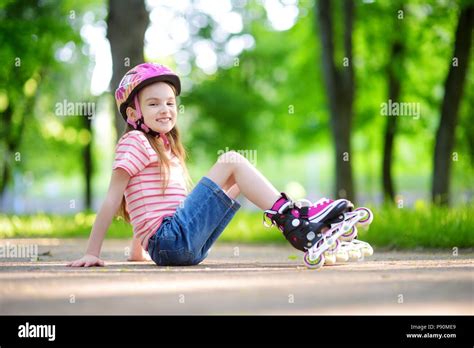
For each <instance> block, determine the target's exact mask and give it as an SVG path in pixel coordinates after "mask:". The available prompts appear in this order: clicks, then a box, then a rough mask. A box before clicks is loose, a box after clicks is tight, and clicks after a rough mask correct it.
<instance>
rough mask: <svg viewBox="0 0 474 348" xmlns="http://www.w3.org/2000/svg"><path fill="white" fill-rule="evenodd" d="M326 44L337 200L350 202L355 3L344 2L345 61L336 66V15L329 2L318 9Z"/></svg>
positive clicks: (324, 54)
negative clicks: (334, 15)
mask: <svg viewBox="0 0 474 348" xmlns="http://www.w3.org/2000/svg"><path fill="white" fill-rule="evenodd" d="M315 9H316V11H317V16H316V17H315V18H317V20H318V22H319V23H318V24H319V28H320V36H321V43H322V61H323V75H324V82H325V86H326V90H327V94H328V99H329V109H330V112H331V122H330V123H331V130H332V135H333V138H334V144H335V164H336V196H339V197H344V198H347V199H349V200H351V199H353V198H354V196H355V192H354V185H353V178H352V166H351V160H350V156H351V154H352V153H351V139H350V138H351V126H352V105H353V101H354V90H355V87H354V69H353V64H352V27H353V17H354V2H353V1H352V0H347V1H342V13H343V18H344V19H343V20H344V29H343V30H344V32H343V52H344V56H343V57H344V58H343V59H342V61H341V62H340V63H341V64H336V62H335V42H334V38H335V35H334V32H333V27H332V25H333V15H332V12H331V6H330V1H329V0H320V1H319V2H318V6H316V7H315Z"/></svg>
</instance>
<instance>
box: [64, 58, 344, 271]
mask: <svg viewBox="0 0 474 348" xmlns="http://www.w3.org/2000/svg"><path fill="white" fill-rule="evenodd" d="M180 92H181V83H180V79H179V77H178V76H177V75H176V74H175V73H174V72H173V71H172V70H171V69H169V68H167V67H165V66H163V65H159V64H153V63H144V64H140V65H138V66H136V67H134V68H133V69H131V70H130V71H129V72H127V74H126V75H125V76H124V78H123V79H122V81H121V82H120V85H119V87H118V89H117V90H116V92H115V98H116V102H117V107H118V109H119V111H120V113H121V115H122V116H123V118H124V120H125V121H126V122H127V128H126V130H125V133H124V135H123V136H122V137H121V138H120V140H119V141H118V144H117V146H116V151H115V160H114V163H113V171H112V177H111V181H110V187H109V190H108V192H107V196H106V198H105V201H104V203H103V204H102V207H101V208H100V211H99V213H98V214H97V218H96V221H95V223H94V226H93V228H92V232H91V235H90V238H89V243H88V247H87V251H86V254H85V255H84V256H83V257H82V258H81V259H79V260H76V261H73V262H71V263H69V264H68V265H69V266H75V267H76V266H77V267H82V266H84V267H90V266H103V265H104V262H103V261H102V260H101V259H100V258H99V254H100V249H101V246H102V242H103V240H104V236H105V233H106V231H107V229H108V227H109V225H110V223H111V221H112V219H113V217H114V215H115V213H116V212H117V211H119V213H120V215H122V216H123V217H124V218H125V220H126V221H128V222H130V223H131V224H132V226H133V233H134V243H133V246H132V255H131V258H130V259H131V260H143V259H144V256H143V254H142V252H141V249H143V250H147V251H148V254H149V255H150V257H151V259H152V260H153V261H154V262H155V263H156V264H157V265H196V264H198V263H200V262H201V261H202V260H204V259H205V258H206V256H207V254H208V251H209V249H210V248H211V246H212V244H213V243H214V242H215V241H216V240H217V238H218V237H219V236H220V234H221V233H222V231H223V230H224V229H225V227H226V226H227V224H228V223H229V222H230V220H231V219H232V218H233V217H234V215H235V213H236V212H237V210H239V208H240V204H239V203H238V202H237V201H236V200H235V199H236V197H237V196H238V195H239V194H240V193H242V194H243V195H244V196H245V197H246V198H247V199H248V200H250V201H251V202H252V203H254V204H255V205H256V206H257V207H259V208H260V209H262V210H263V211H264V220H265V218H267V220H270V222H271V224H272V225H273V224H275V225H277V226H278V228H279V229H280V230H281V231H282V232H283V234H284V235H285V237H286V238H287V239H288V241H289V242H290V243H291V244H292V245H293V246H294V247H295V248H297V249H299V250H302V251H305V250H307V249H308V248H310V247H311V246H313V245H314V244H315V243H317V242H318V241H319V240H321V239H322V233H321V232H324V229H325V228H327V227H326V226H327V221H328V220H331V219H334V218H335V217H336V216H339V215H340V213H341V212H343V211H345V210H346V209H347V208H348V206H349V205H350V202H348V201H347V200H343V199H341V200H337V201H331V200H328V199H321V200H320V201H318V202H317V203H316V204H314V205H308V204H305V206H303V207H302V206H301V205H299V204H296V202H293V201H292V200H290V199H289V198H288V196H287V195H286V194H284V193H281V194H280V193H279V191H278V190H277V189H275V187H273V186H272V184H271V183H270V182H269V181H268V180H267V179H266V178H265V177H264V176H263V175H262V174H261V173H260V172H259V171H258V170H257V169H256V168H255V167H254V166H253V165H252V164H251V163H250V162H249V161H248V160H247V159H245V158H244V157H243V156H241V155H240V154H238V153H236V152H233V151H229V152H227V153H224V154H223V155H221V156H219V158H218V159H217V161H216V163H215V164H214V166H213V167H212V168H211V169H210V170H209V172H208V173H207V175H206V176H204V177H203V178H202V179H201V180H200V181H199V183H198V184H197V185H196V187H195V188H194V189H193V190H192V191H191V192H190V193H189V194H188V188H187V187H188V186H189V182H190V180H189V175H188V173H187V169H186V164H185V159H186V154H185V150H184V148H183V145H182V143H181V140H180V134H179V131H178V128H177V117H178V114H177V106H176V97H177V96H179V94H180ZM306 202H307V201H306ZM307 203H308V202H307ZM137 246H138V248H137Z"/></svg>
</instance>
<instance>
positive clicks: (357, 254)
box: [349, 250, 362, 261]
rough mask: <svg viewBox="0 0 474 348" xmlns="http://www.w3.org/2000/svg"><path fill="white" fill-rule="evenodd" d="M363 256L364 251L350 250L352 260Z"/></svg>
mask: <svg viewBox="0 0 474 348" xmlns="http://www.w3.org/2000/svg"><path fill="white" fill-rule="evenodd" d="M361 257H362V253H361V251H360V250H350V251H349V259H351V260H352V261H356V260H360V258H361Z"/></svg>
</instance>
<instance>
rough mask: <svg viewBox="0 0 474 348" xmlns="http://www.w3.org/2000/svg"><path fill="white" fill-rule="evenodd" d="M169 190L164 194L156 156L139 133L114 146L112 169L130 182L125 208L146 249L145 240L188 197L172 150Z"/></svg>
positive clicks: (137, 235)
mask: <svg viewBox="0 0 474 348" xmlns="http://www.w3.org/2000/svg"><path fill="white" fill-rule="evenodd" d="M168 156H169V158H170V161H171V163H170V173H169V183H168V188H167V189H166V191H165V194H164V195H163V190H162V182H163V180H164V178H162V177H161V174H160V167H159V163H158V160H159V158H158V155H157V153H156V152H155V150H154V149H153V148H152V147H151V145H150V143H149V142H148V139H147V137H146V136H145V135H144V134H143V133H142V132H141V131H138V130H134V131H130V132H128V133H126V134H124V135H123V136H122V137H121V138H120V140H119V141H118V143H117V146H116V147H115V160H114V163H113V169H116V168H122V169H124V170H125V171H126V172H127V173H128V174H129V175H130V180H129V182H128V184H127V187H126V189H125V193H124V195H125V201H126V203H127V204H126V209H127V212H128V214H129V215H130V223H131V224H132V226H133V233H134V235H135V238H137V239H138V240H140V242H141V245H142V247H143V248H144V249H145V250H148V239H149V238H150V237H151V236H152V235H153V233H155V232H156V230H157V229H158V227H159V226H160V225H161V222H162V220H163V218H164V217H165V216H172V215H173V214H174V212H175V211H176V209H177V208H178V206H179V205H180V204H182V201H183V200H184V198H185V197H186V195H187V190H186V184H185V180H184V171H183V167H182V166H181V163H180V161H179V159H178V157H176V156H175V155H174V154H172V153H171V151H168Z"/></svg>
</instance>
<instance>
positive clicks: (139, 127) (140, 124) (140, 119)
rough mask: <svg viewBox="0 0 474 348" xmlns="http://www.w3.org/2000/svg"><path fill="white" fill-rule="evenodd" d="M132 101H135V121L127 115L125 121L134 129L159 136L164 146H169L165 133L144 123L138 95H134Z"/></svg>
mask: <svg viewBox="0 0 474 348" xmlns="http://www.w3.org/2000/svg"><path fill="white" fill-rule="evenodd" d="M133 101H134V103H135V111H136V113H137V118H136V120H135V121H133V120H132V119H131V118H128V117H127V123H128V124H129V125H131V126H132V127H133V128H134V129H137V130H140V131H142V132H144V133H147V134H150V135H152V136H155V137H160V138H161V140H162V141H163V143H164V144H165V146H166V147H167V146H169V144H170V142H169V140H168V137H167V136H166V134H164V133H159V132H155V131H154V130H153V129H150V127H148V126H147V125H146V124H145V120H144V118H143V115H142V110H141V109H140V104H139V102H138V95H135V97H134V98H133Z"/></svg>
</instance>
